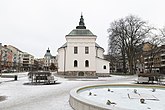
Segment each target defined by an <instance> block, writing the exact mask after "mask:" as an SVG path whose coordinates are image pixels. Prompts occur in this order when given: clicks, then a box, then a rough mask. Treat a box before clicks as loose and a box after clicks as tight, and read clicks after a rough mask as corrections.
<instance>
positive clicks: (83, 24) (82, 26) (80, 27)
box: [76, 13, 86, 29]
mask: <svg viewBox="0 0 165 110" xmlns="http://www.w3.org/2000/svg"><path fill="white" fill-rule="evenodd" d="M76 29H86V27H85V23H84V18H83V15H82V13H81V18H80V22H79V26H77V27H76Z"/></svg>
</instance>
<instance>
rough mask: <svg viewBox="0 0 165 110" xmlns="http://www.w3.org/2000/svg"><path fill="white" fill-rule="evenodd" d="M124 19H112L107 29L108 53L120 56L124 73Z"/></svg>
mask: <svg viewBox="0 0 165 110" xmlns="http://www.w3.org/2000/svg"><path fill="white" fill-rule="evenodd" d="M123 26H124V19H120V20H118V21H114V22H112V23H111V24H110V28H109V29H108V33H109V43H108V47H109V48H108V53H109V55H111V56H113V57H119V56H122V61H123V62H122V65H123V72H124V73H126V52H125V43H124V41H125V40H124V39H125V36H124V34H123V28H124V27H123Z"/></svg>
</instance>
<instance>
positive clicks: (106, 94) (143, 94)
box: [79, 86, 165, 110]
mask: <svg viewBox="0 0 165 110" xmlns="http://www.w3.org/2000/svg"><path fill="white" fill-rule="evenodd" d="M108 89H110V91H108ZM134 90H137V93H134ZM152 90H153V89H152V88H133V87H125V88H124V87H113V86H109V87H104V88H103V87H100V88H99V87H97V88H88V89H86V90H82V91H79V95H80V96H81V97H82V98H85V99H87V100H90V101H92V102H95V103H100V104H103V105H106V103H107V101H108V100H110V101H111V102H114V103H115V104H111V105H109V106H112V107H119V108H124V109H128V110H148V109H150V110H164V109H165V103H164V102H165V97H163V96H164V92H165V89H156V91H155V92H152ZM89 93H91V95H89ZM141 98H143V99H145V103H144V104H142V103H141V102H140V99H141Z"/></svg>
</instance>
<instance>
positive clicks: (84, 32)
mask: <svg viewBox="0 0 165 110" xmlns="http://www.w3.org/2000/svg"><path fill="white" fill-rule="evenodd" d="M66 36H95V35H94V34H93V33H92V32H91V31H90V30H89V29H73V30H72V31H71V32H70V33H69V34H68V35H66Z"/></svg>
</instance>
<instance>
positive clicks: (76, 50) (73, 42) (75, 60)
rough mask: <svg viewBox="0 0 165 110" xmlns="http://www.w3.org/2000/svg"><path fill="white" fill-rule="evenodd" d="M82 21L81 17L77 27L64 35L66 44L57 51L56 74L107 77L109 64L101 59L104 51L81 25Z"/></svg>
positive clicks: (93, 36) (90, 33) (94, 37)
mask: <svg viewBox="0 0 165 110" xmlns="http://www.w3.org/2000/svg"><path fill="white" fill-rule="evenodd" d="M82 19H83V18H82V16H81V19H80V23H79V26H77V27H76V29H74V30H72V31H71V32H70V33H69V34H68V35H66V41H67V42H66V43H65V44H64V45H63V46H62V47H60V48H59V49H58V72H59V73H61V74H62V73H63V74H66V75H73V76H96V75H100V74H102V75H103V74H106V75H107V74H109V62H108V61H106V60H104V59H103V52H104V49H103V48H101V47H100V46H99V45H98V44H96V42H95V41H96V36H95V35H93V34H92V32H91V31H90V30H88V29H86V27H85V26H84V25H81V20H82ZM105 66H106V67H105ZM103 67H104V68H103ZM79 73H80V74H79Z"/></svg>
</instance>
